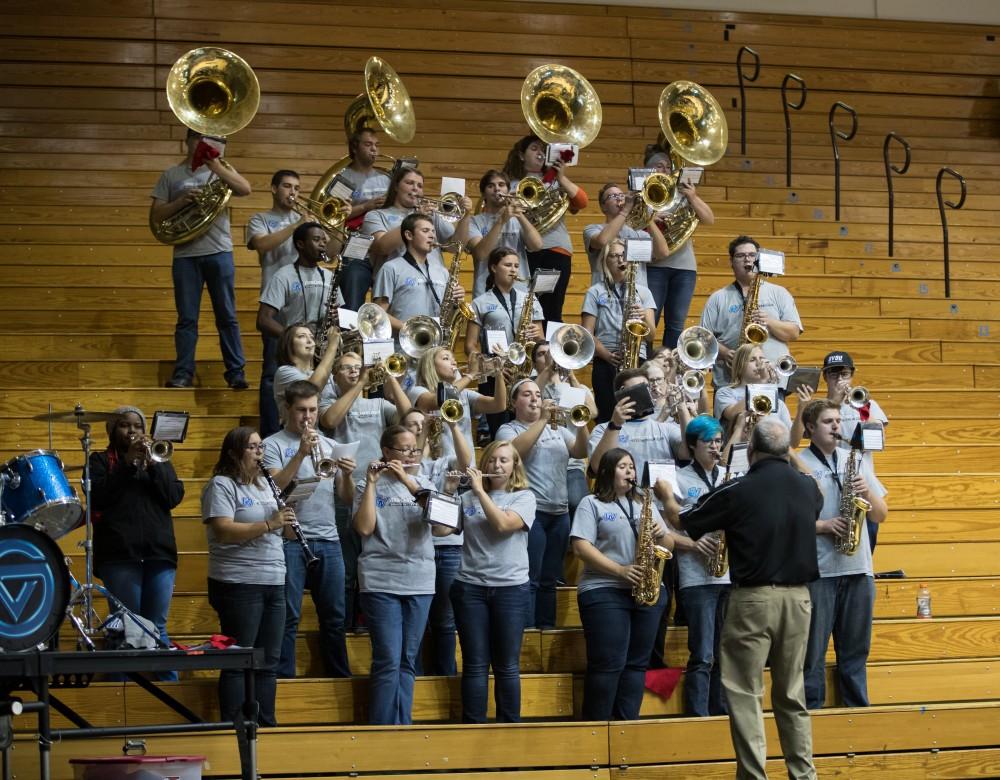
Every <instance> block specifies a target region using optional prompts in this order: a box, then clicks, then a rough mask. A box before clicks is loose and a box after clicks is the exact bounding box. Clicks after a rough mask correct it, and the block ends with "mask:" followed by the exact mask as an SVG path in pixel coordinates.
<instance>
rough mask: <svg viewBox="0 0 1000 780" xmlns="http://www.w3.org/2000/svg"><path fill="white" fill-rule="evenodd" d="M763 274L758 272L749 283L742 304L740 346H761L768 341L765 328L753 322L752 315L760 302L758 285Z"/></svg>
mask: <svg viewBox="0 0 1000 780" xmlns="http://www.w3.org/2000/svg"><path fill="white" fill-rule="evenodd" d="M763 279H764V274H762V273H761V272H760V271H758V272H757V273H756V274H754V277H753V281H752V282H751V283H750V290H749V291H748V292H747V298H746V300H745V301H744V302H743V325H742V327H741V328H740V346H743V345H744V344H763V343H764V342H765V341H767V339H768V332H767V328H766V327H764V326H763V325H761V324H760V323H757V322H754V321H753V313H754V311H756V309H757V307H758V305H759V301H760V283H761V282H762V281H763Z"/></svg>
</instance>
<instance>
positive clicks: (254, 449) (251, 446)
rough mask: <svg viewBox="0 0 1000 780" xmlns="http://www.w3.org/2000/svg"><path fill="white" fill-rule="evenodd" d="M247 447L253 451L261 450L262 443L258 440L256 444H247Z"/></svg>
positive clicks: (262, 447)
mask: <svg viewBox="0 0 1000 780" xmlns="http://www.w3.org/2000/svg"><path fill="white" fill-rule="evenodd" d="M247 449H248V450H253V451H254V452H260V451H261V450H263V449H264V445H263V444H262V443H260V442H258V443H257V444H248V445H247Z"/></svg>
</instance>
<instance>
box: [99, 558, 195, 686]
mask: <svg viewBox="0 0 1000 780" xmlns="http://www.w3.org/2000/svg"><path fill="white" fill-rule="evenodd" d="M176 575H177V567H176V566H174V564H173V563H171V562H170V561H143V562H142V563H139V562H138V561H136V562H132V563H128V562H124V563H105V564H104V565H103V566H101V579H102V580H104V586H105V587H106V588H107V589H108V590H109V591H111V595H112V596H114V597H115V598H116V599H118V600H119V601H120V602H121V603H122V604H123V605H124V606H125V608H126V609H128V610H130V611H131V612H134V613H135V614H137V615H139V616H140V617H144V618H146V619H147V620H151V621H153V625H154V626H156V632H157V633H158V634H159V636H160V640H161V641H162V642H163V644H164V645H166V646H167V647H169V646H170V637H168V636H167V613H168V612H169V611H170V598H171V596H173V593H174V577H175V576H176ZM112 611H113V610H112ZM156 679H158V680H165V681H173V680H176V679H177V672H164V673H163V674H160V675H157V676H156Z"/></svg>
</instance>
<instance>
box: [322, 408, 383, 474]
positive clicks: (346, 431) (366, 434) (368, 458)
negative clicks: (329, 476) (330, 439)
mask: <svg viewBox="0 0 1000 780" xmlns="http://www.w3.org/2000/svg"><path fill="white" fill-rule="evenodd" d="M334 400H335V399H331V400H330V403H329V404H326V405H324V404H322V403H321V404H320V413H321V414H322V413H323V412H325V411H326V410H327V409H328V408H329V407H330V406H332V405H333V403H334ZM395 418H396V407H395V406H394V405H393V404H392V403H390V402H389V401H386V400H385V399H384V398H358V399H357V400H355V402H354V403H353V404H351V408H350V410H349V411H348V412H347V414H346V415H344V419H343V420H342V421H341V423H340V425H338V426H337V427H336V428H335V429H334V431H333V436H334V438H335V439H336V440H337V441H341V442H344V443H346V442H351V441H356V442H360V444H359V445H358V452H357V454H356V455H355V456H354V460H355V462H356V463H357V464H358V465H357V468H356V472H357V473H359V474H360V473H361V472H363V471H365V470H366V469H367V468H368V464H370V463H371V462H372V461H373V460H379V459H380V458H381V457H382V448H381V447H379V439H380V438H381V437H382V432H383V431H384V430H385V429H386V428H388V427H389V426H390V425H392V421H393V420H394V419H395Z"/></svg>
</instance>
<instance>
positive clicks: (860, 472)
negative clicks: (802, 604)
mask: <svg viewBox="0 0 1000 780" xmlns="http://www.w3.org/2000/svg"><path fill="white" fill-rule="evenodd" d="M802 422H803V423H804V424H805V430H806V435H807V436H808V437H809V439H810V443H809V447H808V449H805V450H802V451H801V452H800V453H799V458H800V459H801V461H802V467H803V471H804V472H805V473H807V474H809V475H811V476H812V477H813V479H815V480H816V483H817V484H818V485H819V489H820V490H821V491H822V493H823V509H822V511H821V512H820V515H819V519H817V520H816V524H815V525H816V557H817V558H818V560H819V579H818V580H816V581H815V582H811V583H810V584H809V594H810V597H811V599H812V619H811V621H810V624H809V645H808V649H807V651H806V658H805V686H806V705H807V706H808V707H809V708H810V709H817V708H819V707H822V706H823V703H824V701H825V699H826V648H827V646H828V645H829V644H830V635H831V634H832V635H833V646H834V650H835V651H836V654H837V672H836V679H837V687H838V689H839V690H840V699H841V702H842V703H843V706H845V707H867V706H868V677H867V673H866V670H865V664H866V663H867V662H868V652H869V650H870V649H871V636H872V615H873V611H874V608H875V579H874V572H873V570H872V554H871V547H870V546H869V544H868V527H867V524H866V523H861V528H860V533H861V541H860V543H859V544H858V549H857V552H856V553H854V554H853V555H848V554H845V553H842V552H838V550H837V549H836V542H837V539H838V537H843V536H845V535H846V534H847V533H848V530H849V528H850V523H851V518H850V517H845V516H844V512H843V506H842V504H841V501H842V497H843V491H844V490H850V491H853V493H854V495H856V496H858V497H860V498H863V499H865V500H867V501H868V502H869V503H870V504H871V511H870V512H868V519H870V520H871V521H872V522H874V523H881V522H882V521H884V520H885V518H886V515H887V514H888V511H889V510H888V507H887V506H886V503H885V499H884V496H885V495H886V490H885V488H883V487H882V485H881V484H880V483H879V481H878V479H876V477H875V475H874V473H872V471H871V469H870V468H869V467H868V466H867V464H865V463H864V461H863V460H861V459H860V458H859V459H858V460H859V461H860V462H859V464H858V466H857V468H856V470H855V471H854V472H853V478H852V479H851V480H850V482H849V483H848V482H847V479H848V477H847V474H846V469H847V467H848V461H849V455H848V454H847V453H845V452H844V451H843V450H838V448H837V444H838V441H839V436H840V406H839V404H837V402H836V401H830V400H829V399H825V398H824V399H819V400H816V401H810V402H809V403H808V404H807V405H806V410H805V412H804V413H803V415H802Z"/></svg>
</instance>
